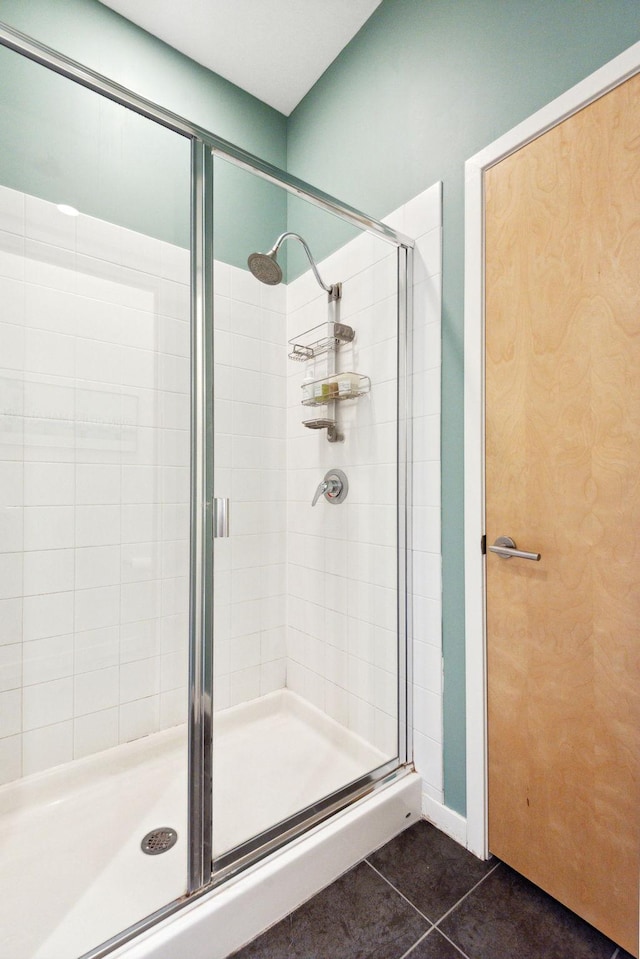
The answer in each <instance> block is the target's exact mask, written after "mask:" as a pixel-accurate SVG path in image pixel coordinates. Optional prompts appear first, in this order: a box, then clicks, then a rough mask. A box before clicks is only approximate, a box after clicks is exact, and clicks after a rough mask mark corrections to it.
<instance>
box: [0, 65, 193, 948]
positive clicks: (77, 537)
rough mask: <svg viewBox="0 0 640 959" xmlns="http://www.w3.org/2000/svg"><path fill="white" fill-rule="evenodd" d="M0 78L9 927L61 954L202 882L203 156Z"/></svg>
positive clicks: (36, 78) (46, 74) (10, 75)
mask: <svg viewBox="0 0 640 959" xmlns="http://www.w3.org/2000/svg"><path fill="white" fill-rule="evenodd" d="M0 74H1V75H2V84H1V86H0V126H1V127H2V138H1V140H2V147H1V148H0V302H1V303H2V311H1V317H0V496H1V499H2V501H1V504H0V523H1V527H2V541H1V544H0V548H1V550H2V552H1V554H0V569H1V575H0V653H1V663H2V669H0V680H1V684H0V781H1V783H2V785H0V860H1V861H2V863H3V866H2V871H1V873H0V928H2V939H3V950H4V951H3V954H6V955H7V956H9V955H10V956H11V959H33V957H38V959H53V957H58V956H61V955H64V956H78V955H80V954H82V953H86V952H90V951H91V950H93V949H94V948H95V947H96V946H98V944H99V943H100V942H102V941H104V940H107V939H109V938H110V937H111V936H114V935H116V934H118V933H120V932H121V931H122V930H123V929H125V928H127V927H128V926H131V925H132V924H134V923H136V922H138V921H139V920H142V919H143V918H144V917H145V916H147V915H148V914H150V913H152V912H154V911H155V910H156V909H158V908H160V907H162V906H164V905H165V904H166V903H167V902H169V901H171V900H174V899H176V898H178V897H180V896H181V895H182V894H183V893H184V892H185V891H186V886H187V741H186V725H185V724H186V719H187V655H188V639H189V626H188V597H189V591H188V582H189V491H190V455H189V437H190V374H189V362H190V325H189V280H190V276H189V249H188V247H189V206H190V196H189V177H190V153H189V141H188V140H186V139H184V138H182V137H180V136H178V135H176V134H174V133H171V132H169V131H168V130H166V129H164V128H162V127H159V126H157V125H156V124H154V123H152V122H151V121H149V120H146V119H143V118H141V117H139V116H137V115H136V114H135V113H133V112H132V111H130V110H126V109H124V108H123V107H121V106H118V105H116V104H115V103H113V102H111V101H110V100H107V99H105V98H103V97H101V96H99V95H98V94H96V93H93V92H91V91H89V90H87V89H84V88H83V87H80V86H78V85H76V84H74V83H73V82H71V81H69V80H67V79H64V78H63V77H61V76H58V75H57V74H55V73H53V72H50V71H48V70H47V69H45V68H44V67H42V66H39V65H37V64H35V63H33V62H31V61H29V60H27V59H24V58H22V57H20V56H19V55H18V54H16V53H14V52H11V51H9V50H7V49H4V48H2V49H0ZM147 834H150V835H147ZM145 837H147V838H146V841H145ZM174 839H175V845H172V844H173V842H174ZM148 853H151V854H152V855H149V854H148ZM160 853H162V854H161V855H160ZM34 904H37V907H36V908H34Z"/></svg>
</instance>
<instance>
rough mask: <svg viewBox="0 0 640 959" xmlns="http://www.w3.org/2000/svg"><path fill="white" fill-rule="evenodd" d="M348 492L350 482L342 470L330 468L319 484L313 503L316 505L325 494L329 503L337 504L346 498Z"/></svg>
mask: <svg viewBox="0 0 640 959" xmlns="http://www.w3.org/2000/svg"><path fill="white" fill-rule="evenodd" d="M348 492H349V482H348V480H347V477H346V476H345V475H344V473H343V472H342V470H335V469H334V470H329V472H328V473H327V474H326V476H325V478H324V479H323V480H322V482H321V483H319V484H318V488H317V490H316V491H315V493H314V496H313V499H312V500H311V505H312V506H315V505H316V503H317V502H318V500H319V499H320V497H321V496H324V498H325V499H326V501H327V502H328V503H333V504H334V505H337V504H338V503H342V501H343V500H344V499H346V496H347V493H348Z"/></svg>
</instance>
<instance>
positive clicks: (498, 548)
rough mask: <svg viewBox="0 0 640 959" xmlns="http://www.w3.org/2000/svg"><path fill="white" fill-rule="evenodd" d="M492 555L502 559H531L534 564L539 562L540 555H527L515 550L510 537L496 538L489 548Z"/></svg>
mask: <svg viewBox="0 0 640 959" xmlns="http://www.w3.org/2000/svg"><path fill="white" fill-rule="evenodd" d="M489 550H490V551H491V552H492V553H497V554H498V556H501V557H502V559H512V558H513V557H515V558H516V559H531V560H533V562H534V563H539V562H540V558H541V556H540V553H528V552H527V551H526V550H524V549H516V544H515V542H514V540H512V539H511V537H510V536H498V538H497V540H496V541H495V543H494V544H493V546H490V547H489Z"/></svg>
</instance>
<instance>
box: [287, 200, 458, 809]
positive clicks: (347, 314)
mask: <svg viewBox="0 0 640 959" xmlns="http://www.w3.org/2000/svg"><path fill="white" fill-rule="evenodd" d="M390 220H392V221H393V225H395V226H396V227H397V228H398V229H400V230H402V231H403V232H405V233H407V234H408V235H410V236H412V237H414V238H415V239H416V250H415V257H414V289H413V294H414V328H413V344H412V356H413V382H412V386H413V407H414V423H413V448H414V473H413V477H412V480H413V489H414V510H413V530H412V540H413V551H412V560H413V563H412V566H413V569H412V580H413V593H414V599H413V610H412V616H411V620H412V624H413V626H412V637H411V640H412V643H413V647H414V705H415V710H414V727H415V760H416V766H417V768H418V771H419V772H420V773H421V775H422V776H423V779H424V781H425V789H426V790H428V791H429V793H430V794H432V795H433V796H434V797H436V796H439V797H440V798H441V796H442V757H441V753H442V745H441V744H442V719H441V713H442V703H441V626H440V620H441V613H440V609H441V598H440V591H441V586H440V580H441V574H440V468H439V466H440V435H439V410H440V295H441V294H440V288H441V253H440V251H441V189H440V185H439V184H437V185H436V186H434V187H432V188H431V189H430V190H427V191H425V192H424V193H423V194H421V195H420V196H418V197H416V198H415V199H414V200H412V201H411V202H410V203H408V204H406V205H405V206H404V207H402V208H401V209H400V210H399V211H396V213H394V214H393V216H392V218H390ZM320 273H321V275H322V276H323V277H324V278H325V281H326V282H329V283H332V282H336V281H337V280H341V281H342V282H343V295H342V299H341V301H340V303H339V304H338V305H337V306H336V305H329V304H327V299H326V296H325V295H324V294H322V293H321V292H319V291H318V287H317V285H316V282H315V280H314V278H313V276H312V275H311V274H310V272H309V273H306V274H304V275H303V276H301V277H300V278H299V279H297V280H296V281H294V282H293V283H291V284H290V285H289V287H288V336H289V337H292V336H295V335H296V334H299V333H300V332H302V331H304V330H307V329H309V328H310V327H312V326H314V325H315V324H317V323H321V322H324V321H326V320H328V319H331V318H335V319H340V320H342V321H344V322H346V323H348V324H349V325H351V326H353V327H354V329H355V331H356V337H355V340H354V342H353V344H350V345H348V346H341V347H340V349H339V351H338V364H339V367H338V368H339V369H340V370H354V371H356V372H359V373H362V374H365V375H367V376H369V377H370V379H371V392H370V393H369V394H368V395H367V396H364V397H362V398H360V399H358V400H349V401H345V402H344V403H341V404H340V406H339V410H338V418H339V423H340V429H341V430H342V432H343V433H344V437H345V439H344V442H341V443H335V444H329V443H328V442H327V439H326V433H325V432H324V431H323V430H318V431H311V430H308V429H305V428H304V427H303V426H302V425H301V421H302V420H303V419H311V418H313V416H314V410H313V409H305V408H303V407H301V406H300V397H301V390H300V387H301V385H302V382H303V376H304V371H303V370H302V369H301V368H300V367H301V364H297V363H292V364H291V365H290V371H289V377H288V398H287V399H288V453H289V463H290V469H289V471H288V500H287V501H288V563H289V566H288V569H289V576H288V582H289V587H288V629H287V685H288V686H289V688H291V689H293V690H294V691H296V692H299V693H300V694H302V695H304V696H306V697H307V698H308V699H309V700H310V701H311V702H313V703H314V704H315V705H316V706H318V707H319V708H321V709H324V710H326V711H327V712H328V713H329V714H330V715H331V716H333V717H334V718H335V719H337V720H338V721H340V722H343V723H344V724H345V725H347V726H348V727H349V728H351V729H353V730H354V731H355V732H357V733H358V734H360V735H362V736H363V737H365V738H366V739H367V740H369V741H370V742H372V743H374V744H375V745H376V746H377V747H378V748H380V749H381V750H382V751H383V752H386V753H389V754H394V753H395V747H396V727H395V715H396V696H397V694H396V685H397V665H396V592H395V576H396V571H395V547H396V511H395V501H396V475H395V462H396V426H395V418H396V349H397V339H396V254H395V250H391V249H390V247H389V245H388V244H386V243H384V241H381V240H378V239H376V238H374V237H371V236H368V235H363V236H360V237H358V238H357V239H356V240H354V241H352V242H350V243H349V244H347V245H346V246H345V247H343V248H342V249H341V250H339V251H337V252H336V253H334V254H333V255H332V256H331V257H329V258H327V259H326V260H325V261H324V262H323V263H322V264H320ZM325 369H326V367H325V366H324V365H323V362H322V360H319V361H317V365H316V366H314V367H313V372H314V375H316V376H318V377H320V376H322V375H324V372H325ZM316 415H317V411H316ZM320 415H322V412H321V413H320ZM332 466H335V467H339V468H341V469H343V470H344V471H345V472H346V473H347V476H348V479H349V483H350V488H349V495H348V498H347V500H346V501H345V502H344V504H341V505H340V506H337V507H336V506H332V505H330V504H328V503H326V502H325V501H324V500H323V499H321V500H320V501H319V502H318V504H317V506H316V507H315V508H313V509H312V508H311V498H312V496H313V493H314V491H315V489H316V487H317V485H318V483H319V482H320V481H321V480H322V478H323V476H324V474H325V472H326V470H327V469H328V468H330V467H332Z"/></svg>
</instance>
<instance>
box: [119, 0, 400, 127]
mask: <svg viewBox="0 0 640 959" xmlns="http://www.w3.org/2000/svg"><path fill="white" fill-rule="evenodd" d="M101 2H102V3H104V4H105V6H107V7H111V9H112V10H115V11H116V12H117V13H120V14H122V16H123V17H126V18H127V20H131V21H132V22H133V23H136V24H138V26H140V27H142V28H143V29H144V30H147V31H148V32H149V33H153V34H154V35H155V36H156V37H159V38H160V39H161V40H164V41H165V43H168V44H170V45H171V46H172V47H175V49H176V50H179V51H180V52H181V53H184V54H186V55H187V56H188V57H191V58H192V59H193V60H196V61H197V62H198V63H201V64H203V66H205V67H208V68H209V69H210V70H213V71H214V72H215V73H219V74H220V75H221V76H223V77H225V78H226V79H227V80H230V81H231V82H232V83H235V84H236V85H237V86H239V87H241V88H242V89H243V90H247V91H248V92H249V93H252V94H253V95H254V96H256V97H258V99H260V100H263V101H264V102H265V103H268V104H269V105H270V106H272V107H275V109H276V110H279V111H280V112H281V113H284V114H286V115H287V116H288V115H289V114H290V113H291V111H292V110H293V109H294V107H296V106H297V105H298V103H299V102H300V100H301V99H302V98H303V97H304V95H305V94H306V93H307V92H308V91H309V90H310V89H311V87H312V86H313V84H314V83H315V82H316V80H317V79H318V78H319V77H320V76H321V75H322V74H323V73H324V71H325V70H326V69H327V67H328V66H329V64H330V63H332V62H333V60H335V58H336V57H337V56H338V54H339V53H340V51H341V50H342V49H343V48H344V47H345V46H346V45H347V43H348V42H349V41H350V40H351V38H352V37H353V36H354V35H355V34H356V33H357V32H358V30H359V29H360V27H361V26H362V25H363V23H364V22H365V21H366V20H368V19H369V17H370V16H371V14H372V13H373V11H374V10H375V9H376V7H377V6H378V5H379V4H380V2H381V0H181V2H180V0H178V2H176V0H101Z"/></svg>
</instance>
